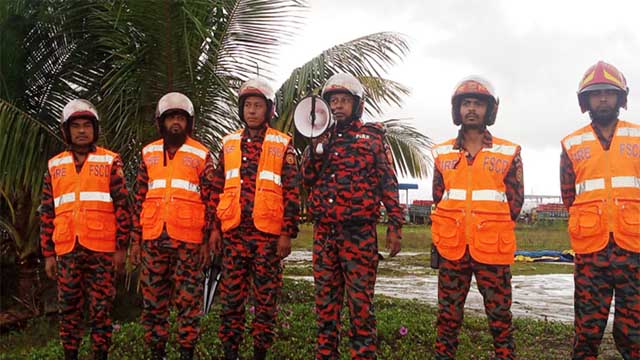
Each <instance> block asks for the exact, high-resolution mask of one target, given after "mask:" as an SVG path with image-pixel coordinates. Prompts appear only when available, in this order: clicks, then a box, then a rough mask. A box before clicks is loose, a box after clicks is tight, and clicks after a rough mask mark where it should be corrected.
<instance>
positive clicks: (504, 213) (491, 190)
mask: <svg viewBox="0 0 640 360" xmlns="http://www.w3.org/2000/svg"><path fill="white" fill-rule="evenodd" d="M455 143H456V139H452V140H450V141H448V142H446V143H444V144H440V145H438V146H436V147H434V151H433V153H434V154H435V156H436V157H435V158H434V160H435V164H436V167H437V169H438V171H439V172H440V173H441V174H442V177H443V180H444V184H445V186H446V189H445V191H444V193H443V195H442V199H441V200H440V202H439V203H438V204H437V206H436V209H435V210H434V212H433V214H432V217H431V219H432V222H433V225H432V228H431V230H432V233H433V242H434V244H435V245H436V247H437V248H438V251H439V252H440V254H441V255H442V256H443V257H444V258H446V259H449V260H452V261H455V260H458V259H460V258H462V256H464V254H465V251H466V249H467V246H468V248H469V252H470V254H471V256H472V257H473V258H474V259H475V260H476V261H479V262H482V263H485V264H496V265H501V264H511V263H513V259H514V253H515V247H516V243H515V232H514V226H515V223H514V222H513V220H512V219H511V213H510V208H509V203H508V199H507V194H506V185H505V184H504V178H505V176H506V175H507V173H508V171H509V169H510V167H511V164H512V163H513V159H514V158H515V155H516V154H517V153H518V149H519V147H518V145H516V144H514V143H511V142H509V141H506V140H502V139H499V138H493V145H492V147H491V148H483V149H482V150H481V151H479V152H478V154H477V155H476V158H475V159H474V161H473V163H472V164H471V165H469V164H468V162H467V160H466V159H465V158H464V156H461V154H462V153H461V150H460V149H455V148H454V145H455ZM454 164H455V165H454Z"/></svg>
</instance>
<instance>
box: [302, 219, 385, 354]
mask: <svg viewBox="0 0 640 360" xmlns="http://www.w3.org/2000/svg"><path fill="white" fill-rule="evenodd" d="M377 269H378V243H377V235H376V225H375V223H372V224H362V225H358V226H341V225H340V224H331V225H329V224H316V225H315V228H314V234H313V277H314V281H315V302H316V322H317V326H318V337H317V342H316V359H339V358H340V354H339V350H338V346H339V344H340V327H341V324H340V312H341V310H342V304H343V300H344V293H345V290H346V294H347V304H348V307H349V319H350V323H351V327H350V329H349V337H350V352H351V358H353V359H375V358H376V350H377V335H376V318H375V312H374V307H373V295H374V287H375V283H376V273H377Z"/></svg>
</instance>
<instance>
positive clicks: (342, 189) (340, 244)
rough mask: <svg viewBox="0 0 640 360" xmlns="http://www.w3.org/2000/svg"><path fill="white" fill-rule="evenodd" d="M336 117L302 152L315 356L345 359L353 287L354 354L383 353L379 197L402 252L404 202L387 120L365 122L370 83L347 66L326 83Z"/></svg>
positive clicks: (390, 243)
mask: <svg viewBox="0 0 640 360" xmlns="http://www.w3.org/2000/svg"><path fill="white" fill-rule="evenodd" d="M322 97H323V98H324V100H325V101H326V102H327V103H328V104H329V106H330V109H331V113H332V114H333V116H334V119H335V120H336V124H335V125H334V126H333V127H332V128H330V129H329V130H327V131H326V132H325V134H324V135H323V136H320V137H319V138H315V139H313V141H312V143H313V144H312V146H309V147H307V149H306V150H305V153H304V157H303V166H302V173H303V175H304V176H303V178H304V185H305V187H306V188H307V190H308V193H309V200H308V202H307V203H308V204H309V213H310V214H311V216H312V217H313V220H314V222H315V224H314V228H313V278H314V282H315V303H316V324H317V329H318V330H317V337H316V351H315V359H318V360H323V359H327V360H333V359H338V358H340V353H339V345H340V334H341V330H340V327H341V322H340V312H341V309H342V306H343V301H344V298H345V294H346V300H347V306H348V307H349V321H350V323H351V326H350V329H349V338H350V344H349V347H350V355H351V358H352V359H375V358H376V356H377V354H376V353H377V345H378V340H377V333H376V317H375V311H374V306H373V297H374V288H375V283H376V275H377V271H378V259H379V254H378V235H377V222H378V219H379V218H380V204H381V203H382V204H384V207H385V209H386V210H387V214H388V218H389V221H388V227H387V234H386V247H387V249H388V250H389V256H395V255H396V254H397V253H398V252H400V248H401V239H402V224H403V216H402V208H401V207H400V203H399V201H398V180H397V179H396V173H395V170H394V168H393V156H392V154H391V149H390V147H389V144H388V142H387V141H386V140H385V129H384V125H383V124H381V123H376V122H369V123H363V122H362V114H363V111H364V105H365V90H364V87H363V86H362V84H361V83H360V81H359V80H358V79H357V78H356V77H355V76H353V75H351V74H348V73H338V74H334V75H333V76H331V77H330V78H329V79H328V80H327V81H326V83H325V84H324V87H323V89H322Z"/></svg>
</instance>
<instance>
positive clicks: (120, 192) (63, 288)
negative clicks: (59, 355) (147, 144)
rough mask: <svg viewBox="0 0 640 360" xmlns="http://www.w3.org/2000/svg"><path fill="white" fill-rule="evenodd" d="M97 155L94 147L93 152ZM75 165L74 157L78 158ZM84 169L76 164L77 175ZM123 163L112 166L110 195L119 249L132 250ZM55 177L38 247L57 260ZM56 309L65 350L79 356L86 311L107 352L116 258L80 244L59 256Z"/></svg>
mask: <svg viewBox="0 0 640 360" xmlns="http://www.w3.org/2000/svg"><path fill="white" fill-rule="evenodd" d="M92 152H95V146H94V147H93V148H92V149H91V151H90V153H92ZM74 160H75V158H74ZM82 166H83V164H78V163H77V160H76V171H77V172H80V170H81V169H82ZM122 168H123V164H122V160H121V159H120V158H116V159H114V161H113V165H112V167H111V175H110V177H111V178H110V184H109V188H110V194H111V198H112V200H113V207H114V211H115V215H116V226H117V231H116V250H124V249H126V248H127V246H128V236H129V229H130V226H131V222H130V221H131V217H130V209H129V203H128V200H127V197H128V191H127V187H126V184H125V178H124V175H123V172H122ZM53 200H54V199H53V188H52V182H51V174H49V172H48V171H47V173H46V174H45V178H44V184H43V189H42V205H41V207H40V222H41V227H40V245H41V248H42V255H43V256H45V257H49V256H56V253H55V247H54V242H53V237H52V236H53V230H54V224H53V221H54V219H55V210H54V203H53ZM57 271H58V279H57V283H58V307H59V314H60V339H61V341H62V345H63V347H64V349H65V350H67V351H77V349H78V348H79V346H80V342H81V340H82V336H83V332H84V329H83V326H82V322H83V310H84V306H85V303H87V305H88V306H87V307H88V310H89V324H88V325H89V327H90V328H91V341H92V347H93V350H94V352H107V351H108V350H109V347H110V346H111V332H112V328H111V309H112V307H113V300H114V298H115V294H116V290H115V285H114V275H113V253H107V252H97V251H92V250H89V249H87V248H85V247H84V246H82V245H80V244H79V243H78V242H77V241H76V244H75V246H74V249H73V250H72V251H71V252H70V253H67V254H64V255H61V256H58V257H57Z"/></svg>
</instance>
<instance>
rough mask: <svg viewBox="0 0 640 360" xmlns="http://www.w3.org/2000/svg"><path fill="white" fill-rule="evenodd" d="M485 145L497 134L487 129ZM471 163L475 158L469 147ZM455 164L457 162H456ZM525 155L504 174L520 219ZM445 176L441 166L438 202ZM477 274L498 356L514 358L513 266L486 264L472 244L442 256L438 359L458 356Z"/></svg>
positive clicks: (436, 184) (514, 212) (511, 204)
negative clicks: (455, 255) (475, 256)
mask: <svg viewBox="0 0 640 360" xmlns="http://www.w3.org/2000/svg"><path fill="white" fill-rule="evenodd" d="M482 145H483V148H491V147H492V146H493V137H492V135H491V133H490V132H489V131H488V130H485V132H484V136H483V140H482ZM454 148H455V149H463V148H464V145H463V133H462V130H461V131H460V132H459V133H458V137H457V141H456V144H455V146H454ZM465 155H466V161H467V163H468V164H469V165H471V164H472V163H473V160H474V159H475V158H474V157H473V156H471V154H469V153H468V152H466V151H465ZM454 168H455V166H454ZM522 180H523V179H522V159H521V157H520V153H519V152H518V153H517V154H516V155H515V157H514V160H513V162H512V164H511V167H510V168H509V170H508V171H507V174H506V176H505V178H504V183H505V187H506V194H507V200H508V202H509V210H510V213H511V218H512V219H513V220H515V219H517V217H518V214H520V210H521V209H522V203H523V202H524V183H523V181H522ZM445 182H446V181H445V179H443V176H442V173H441V172H440V171H439V170H438V168H437V167H434V175H433V187H432V190H433V200H434V204H436V205H437V204H438V203H439V202H440V200H441V199H442V196H443V193H444V191H445ZM472 275H475V277H476V282H477V284H478V290H479V291H480V293H481V294H482V297H483V299H484V305H485V312H486V314H487V318H488V319H489V329H490V331H491V335H493V345H494V349H495V358H496V359H514V358H515V344H514V341H513V326H512V324H511V266H510V265H491V264H482V263H479V262H477V261H475V260H474V259H473V258H472V257H471V256H470V254H469V248H468V247H467V250H466V252H465V254H464V256H463V257H462V258H461V259H460V260H456V261H450V260H447V259H445V258H442V257H441V258H440V270H439V272H438V320H437V338H436V345H435V352H436V359H454V358H455V354H456V350H457V348H458V334H459V333H460V328H461V326H462V319H463V317H464V303H465V300H466V298H467V294H468V292H469V288H470V286H471V277H472Z"/></svg>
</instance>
